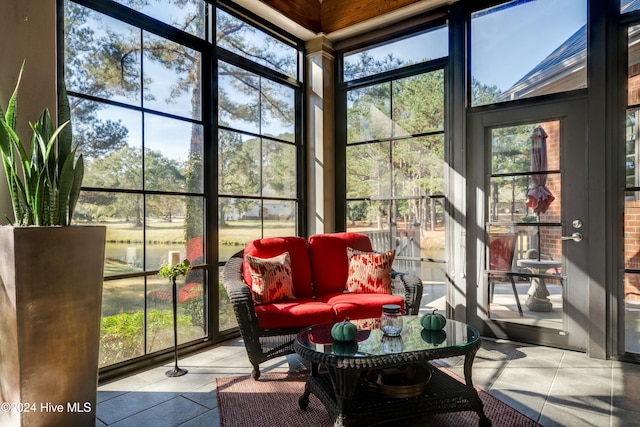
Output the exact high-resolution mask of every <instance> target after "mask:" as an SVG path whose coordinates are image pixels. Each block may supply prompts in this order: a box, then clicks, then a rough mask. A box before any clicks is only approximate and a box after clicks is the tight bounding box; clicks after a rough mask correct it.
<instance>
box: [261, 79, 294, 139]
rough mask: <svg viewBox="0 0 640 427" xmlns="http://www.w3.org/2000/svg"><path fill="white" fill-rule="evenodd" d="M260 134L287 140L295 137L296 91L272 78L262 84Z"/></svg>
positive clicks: (264, 80)
mask: <svg viewBox="0 0 640 427" xmlns="http://www.w3.org/2000/svg"><path fill="white" fill-rule="evenodd" d="M260 94H261V99H260V107H261V117H260V121H261V128H260V134H261V135H265V136H272V137H275V138H278V139H283V140H285V141H290V142H293V141H294V137H295V91H294V90H293V89H292V88H289V87H286V86H284V85H282V84H278V83H275V82H273V81H271V80H267V79H262V82H261V85H260Z"/></svg>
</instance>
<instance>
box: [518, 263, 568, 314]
mask: <svg viewBox="0 0 640 427" xmlns="http://www.w3.org/2000/svg"><path fill="white" fill-rule="evenodd" d="M518 266H519V267H524V268H526V269H528V270H530V271H531V272H532V273H533V274H546V271H547V270H548V269H550V268H559V267H561V266H562V263H561V262H560V261H555V260H552V259H536V258H534V259H519V260H518ZM527 294H529V298H527V302H525V304H526V306H527V307H529V310H531V311H552V310H553V307H552V304H551V300H550V299H549V290H548V289H547V283H546V281H545V279H544V277H532V278H531V287H529V290H528V291H527Z"/></svg>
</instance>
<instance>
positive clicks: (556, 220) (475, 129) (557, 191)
mask: <svg viewBox="0 0 640 427" xmlns="http://www.w3.org/2000/svg"><path fill="white" fill-rule="evenodd" d="M584 111H585V110H584V104H583V102H582V101H580V100H572V101H562V102H554V103H548V104H545V105H543V106H535V107H525V108H522V107H520V108H517V109H514V108H505V109H503V110H501V111H491V112H488V113H479V114H475V115H474V116H473V117H472V143H471V146H470V148H471V152H475V153H476V154H480V153H479V152H480V151H482V153H481V155H482V156H483V157H482V158H484V159H485V162H484V163H480V162H478V163H479V164H478V165H470V168H471V170H472V171H473V174H472V176H473V175H475V176H477V177H478V181H477V182H478V183H479V186H478V187H479V190H481V191H479V192H478V194H479V195H481V196H482V197H476V198H475V199H474V202H475V204H476V206H475V207H474V209H472V210H473V211H474V212H476V213H477V215H478V218H476V222H475V223H476V224H478V227H477V228H476V229H474V230H473V233H474V237H475V238H476V239H475V241H476V242H477V244H476V245H475V247H476V259H477V262H478V267H479V268H477V269H476V271H477V275H478V277H476V282H477V283H478V284H479V287H478V295H477V296H478V298H477V304H478V316H479V317H480V318H481V319H482V320H483V322H484V326H485V327H486V328H488V329H490V330H491V331H493V333H494V334H495V335H497V336H500V337H505V338H509V339H517V340H520V341H525V342H532V343H536V344H542V345H555V346H561V347H566V348H573V349H578V350H584V349H586V344H587V331H586V329H585V325H586V324H587V322H586V321H585V319H586V313H587V309H588V306H587V303H588V300H587V283H588V281H587V266H586V262H585V260H586V256H587V252H586V248H587V240H588V232H587V228H588V227H587V225H588V224H587V223H588V219H587V211H586V198H587V194H586V185H587V181H586V171H585V163H586V162H585V160H586V153H585V136H584V135H585V129H584V117H585V116H584ZM472 158H480V157H476V156H475V155H472ZM483 165H484V168H483V169H484V170H482V171H480V169H481V167H482V166H483Z"/></svg>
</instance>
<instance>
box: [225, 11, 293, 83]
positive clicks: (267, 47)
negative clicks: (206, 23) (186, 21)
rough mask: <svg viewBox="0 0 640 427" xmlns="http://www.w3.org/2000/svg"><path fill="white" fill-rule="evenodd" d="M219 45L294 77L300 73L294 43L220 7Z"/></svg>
mask: <svg viewBox="0 0 640 427" xmlns="http://www.w3.org/2000/svg"><path fill="white" fill-rule="evenodd" d="M216 45H217V46H220V47H222V48H225V49H227V50H229V51H231V52H233V53H235V54H237V55H240V56H242V57H244V58H247V59H250V60H252V61H254V62H256V63H258V64H260V65H263V66H265V67H268V68H271V69H273V70H275V71H279V72H281V73H283V74H286V75H288V76H290V77H293V78H294V79H297V77H298V53H297V51H296V49H295V48H294V47H292V46H289V45H287V44H286V43H283V42H282V41H280V40H278V39H276V38H275V37H272V36H271V35H269V34H267V33H265V32H264V31H262V30H259V29H258V28H256V27H254V26H253V25H250V24H249V23H247V22H244V21H242V20H240V19H238V18H236V17H234V16H232V15H230V14H229V13H227V12H225V11H223V10H221V9H216Z"/></svg>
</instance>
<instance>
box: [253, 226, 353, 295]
mask: <svg viewBox="0 0 640 427" xmlns="http://www.w3.org/2000/svg"><path fill="white" fill-rule="evenodd" d="M285 252H289V256H290V257H291V276H292V280H293V291H294V293H295V295H296V297H312V296H313V288H312V287H311V267H310V264H309V250H308V248H307V240H306V239H305V238H304V237H297V236H290V237H266V238H263V239H257V240H254V241H252V242H249V243H247V245H246V246H245V248H244V255H245V256H246V255H251V256H254V257H256V258H271V257H274V256H277V255H280V254H282V253H285ZM243 276H244V281H245V283H246V284H247V285H251V272H250V271H249V266H248V265H247V263H246V262H245V263H244V266H243ZM343 283H344V282H343Z"/></svg>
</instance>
